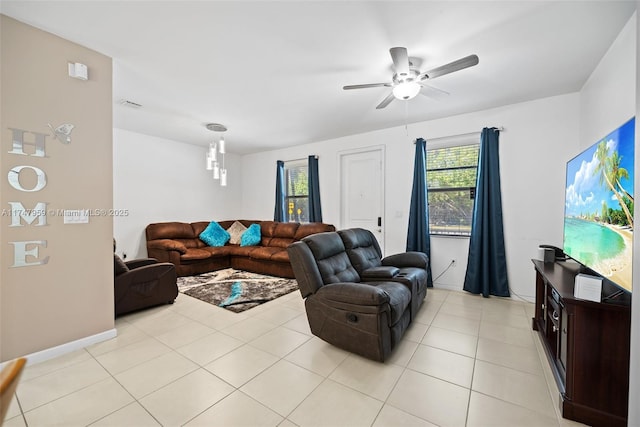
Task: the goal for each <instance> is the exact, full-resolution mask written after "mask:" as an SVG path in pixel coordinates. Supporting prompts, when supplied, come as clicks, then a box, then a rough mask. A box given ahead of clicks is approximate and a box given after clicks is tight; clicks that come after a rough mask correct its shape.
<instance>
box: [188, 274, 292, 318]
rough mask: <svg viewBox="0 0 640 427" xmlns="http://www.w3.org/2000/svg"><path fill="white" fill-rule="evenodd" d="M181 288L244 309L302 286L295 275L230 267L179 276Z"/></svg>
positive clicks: (234, 307)
mask: <svg viewBox="0 0 640 427" xmlns="http://www.w3.org/2000/svg"><path fill="white" fill-rule="evenodd" d="M178 289H179V290H180V292H182V293H184V294H185V295H189V296H191V297H193V298H197V299H199V300H201V301H204V302H208V303H209V304H213V305H217V306H219V307H223V308H226V309H227V310H230V311H233V312H234V313H240V312H242V311H245V310H249V309H250V308H253V307H256V306H258V305H260V304H264V303H265V302H267V301H271V300H274V299H276V298H278V297H281V296H283V295H286V294H288V293H290V292H292V291H295V290H298V283H297V282H296V281H295V279H283V278H282V277H273V276H266V275H264V274H256V273H249V272H247V271H240V270H234V269H232V268H227V269H225V270H218V271H212V272H210V273H205V274H200V275H198V276H187V277H178Z"/></svg>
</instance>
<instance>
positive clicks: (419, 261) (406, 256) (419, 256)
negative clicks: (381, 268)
mask: <svg viewBox="0 0 640 427" xmlns="http://www.w3.org/2000/svg"><path fill="white" fill-rule="evenodd" d="M382 265H391V266H394V267H398V268H402V267H418V268H425V269H426V268H427V265H429V257H428V256H427V254H425V253H423V252H404V253H401V254H395V255H389V256H388V257H386V258H383V259H382Z"/></svg>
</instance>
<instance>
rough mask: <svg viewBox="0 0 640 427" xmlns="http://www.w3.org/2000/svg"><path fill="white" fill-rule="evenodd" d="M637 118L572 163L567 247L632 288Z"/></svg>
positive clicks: (571, 253) (567, 201)
mask: <svg viewBox="0 0 640 427" xmlns="http://www.w3.org/2000/svg"><path fill="white" fill-rule="evenodd" d="M634 132H635V120H634V119H631V120H629V121H628V122H627V123H625V124H624V125H622V126H620V127H619V128H618V129H616V130H614V131H613V132H611V133H610V134H609V135H607V136H606V137H604V138H603V139H601V140H600V141H598V142H597V143H595V144H594V145H593V146H591V147H590V148H588V149H587V150H585V151H584V152H582V153H581V154H580V155H578V156H577V157H575V158H573V159H572V160H570V161H569V162H568V163H567V185H566V198H565V218H564V251H565V253H566V254H567V255H569V256H570V257H571V258H573V259H575V260H577V261H579V262H581V263H582V264H584V265H586V266H588V267H590V268H591V269H593V270H594V271H596V272H598V273H599V274H601V275H602V276H604V277H606V278H608V279H609V280H611V281H612V282H614V283H616V284H617V285H619V286H620V287H622V288H624V289H626V290H628V291H631V283H632V282H631V279H632V275H631V272H632V271H631V267H632V261H633V255H632V247H633V194H634V192H633V177H634V169H633V149H634V147H633V146H634Z"/></svg>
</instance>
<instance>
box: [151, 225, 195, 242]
mask: <svg viewBox="0 0 640 427" xmlns="http://www.w3.org/2000/svg"><path fill="white" fill-rule="evenodd" d="M146 233H147V241H148V240H158V239H195V238H197V236H198V234H196V233H194V232H193V228H191V224H188V223H184V222H159V223H155V224H149V225H148V226H147V229H146Z"/></svg>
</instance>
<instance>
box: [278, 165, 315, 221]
mask: <svg viewBox="0 0 640 427" xmlns="http://www.w3.org/2000/svg"><path fill="white" fill-rule="evenodd" d="M308 176H309V164H308V162H307V160H306V159H305V160H294V161H290V162H284V179H285V195H284V200H285V208H286V211H285V221H287V222H309V184H308V182H309V180H308Z"/></svg>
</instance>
